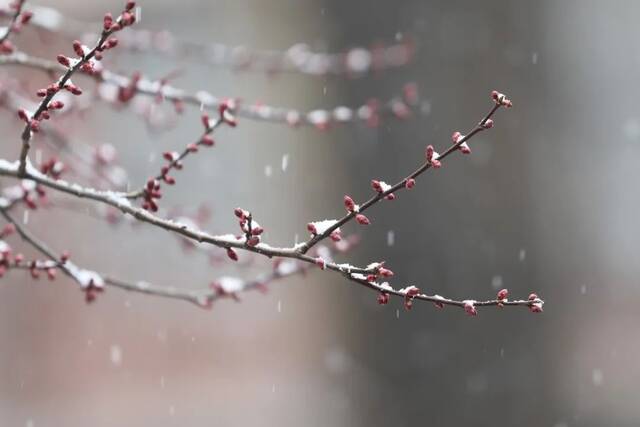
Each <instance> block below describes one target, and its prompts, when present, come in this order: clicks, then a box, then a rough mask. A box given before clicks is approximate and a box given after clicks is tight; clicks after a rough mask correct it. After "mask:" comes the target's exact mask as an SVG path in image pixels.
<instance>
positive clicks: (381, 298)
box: [378, 292, 389, 305]
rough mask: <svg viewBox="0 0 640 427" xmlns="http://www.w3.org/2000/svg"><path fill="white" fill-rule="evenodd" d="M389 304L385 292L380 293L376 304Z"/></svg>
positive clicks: (387, 295)
mask: <svg viewBox="0 0 640 427" xmlns="http://www.w3.org/2000/svg"><path fill="white" fill-rule="evenodd" d="M388 303H389V294H388V293H386V292H380V293H379V294H378V304H380V305H385V304H388Z"/></svg>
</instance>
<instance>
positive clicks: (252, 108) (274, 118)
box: [0, 52, 420, 130]
mask: <svg viewBox="0 0 640 427" xmlns="http://www.w3.org/2000/svg"><path fill="white" fill-rule="evenodd" d="M0 65H19V66H26V67H30V68H35V69H38V70H42V71H45V72H47V73H53V72H57V71H60V70H63V69H64V68H61V67H60V65H59V64H57V63H55V62H52V61H49V60H46V59H43V58H37V57H33V56H30V55H28V54H26V53H24V52H15V53H13V54H12V55H7V56H4V57H0ZM91 77H92V78H93V79H95V80H96V81H97V82H99V83H104V84H110V85H114V86H115V87H116V88H117V89H118V92H119V96H118V98H119V99H116V100H114V101H120V102H127V101H129V100H130V99H131V98H132V97H133V96H134V95H136V94H138V95H144V96H150V97H153V98H157V99H162V100H167V101H170V102H172V103H174V104H175V105H178V106H180V105H183V104H188V105H192V106H194V107H197V108H199V109H201V110H210V111H217V110H219V109H220V108H221V107H224V106H225V105H228V104H229V98H219V97H216V96H214V95H212V94H210V93H208V92H206V91H203V90H201V91H199V92H197V93H188V92H186V91H184V90H182V89H179V88H176V87H173V86H171V85H169V84H167V83H166V82H165V81H162V80H158V81H154V80H150V79H148V78H146V77H143V76H141V75H139V74H135V75H134V76H133V77H131V78H130V77H126V76H123V75H120V74H117V73H114V72H112V71H109V70H107V69H101V70H99V71H97V72H96V73H93V74H92V75H91ZM233 102H234V104H235V105H234V108H233V113H234V114H236V115H237V116H238V117H242V118H245V119H249V120H256V121H265V122H275V123H285V124H288V125H289V126H292V127H297V126H315V127H316V128H318V129H320V130H326V129H328V128H330V127H331V126H333V125H339V124H347V123H355V122H364V123H366V124H368V125H370V126H374V127H375V126H378V125H379V123H380V121H381V120H384V119H389V118H392V119H397V120H405V119H407V118H409V117H411V116H412V115H413V114H415V112H416V111H417V109H418V107H419V103H420V99H419V96H418V91H417V88H416V86H415V85H414V84H412V83H409V84H407V85H405V87H404V88H403V93H402V95H401V96H396V97H394V98H392V99H390V100H388V101H387V102H385V103H381V102H379V101H377V100H372V101H370V102H368V103H366V104H364V105H361V106H359V107H354V108H352V107H347V106H337V107H335V108H332V109H329V110H325V109H317V110H312V111H308V112H303V111H298V110H295V109H290V108H283V107H276V106H270V105H266V104H262V103H256V104H254V105H248V104H244V103H242V102H240V101H239V100H234V101H233Z"/></svg>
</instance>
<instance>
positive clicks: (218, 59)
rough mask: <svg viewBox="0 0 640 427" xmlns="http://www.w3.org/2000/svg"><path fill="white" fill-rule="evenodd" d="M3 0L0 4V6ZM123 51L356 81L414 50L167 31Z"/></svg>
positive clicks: (51, 14)
mask: <svg viewBox="0 0 640 427" xmlns="http://www.w3.org/2000/svg"><path fill="white" fill-rule="evenodd" d="M1 2H2V0H0V3H1ZM29 9H30V10H31V11H33V13H34V15H35V17H34V19H33V25H34V26H36V27H38V28H42V29H45V30H47V31H50V32H53V33H56V34H60V33H63V34H68V35H74V36H75V34H78V33H83V32H84V33H87V35H90V34H91V33H92V32H93V31H94V30H93V29H94V28H95V26H92V25H91V24H89V23H86V22H80V21H76V20H74V19H72V18H70V17H68V16H65V15H63V14H62V13H61V12H60V11H58V10H56V9H54V8H51V7H44V6H34V5H30V6H29ZM121 41H122V47H123V48H126V49H129V50H131V51H134V52H136V53H140V52H150V53H152V54H156V55H163V56H167V57H169V58H173V59H175V60H179V61H184V60H188V59H193V60H194V61H197V62H198V63H200V64H201V63H203V62H204V63H205V64H208V65H210V66H214V67H226V68H231V69H233V70H237V71H250V72H261V73H267V74H270V75H272V74H276V73H301V74H305V75H308V76H318V77H324V76H328V75H331V76H342V77H346V78H354V77H360V76H365V75H368V74H371V73H377V72H381V71H385V70H389V69H394V68H398V67H403V66H405V65H407V64H409V63H410V62H411V61H412V60H413V58H414V56H415V51H416V47H415V44H414V42H413V41H412V40H410V38H407V37H403V40H402V41H399V42H397V43H393V44H390V45H383V44H380V43H378V44H374V45H373V46H371V47H369V48H367V47H353V48H350V49H348V50H346V51H344V52H339V53H327V52H316V51H312V50H311V49H310V48H309V46H307V45H306V44H304V43H298V44H295V45H293V46H291V47H290V48H289V49H287V50H285V51H278V50H257V49H251V48H249V47H246V46H228V45H224V44H221V43H201V42H193V41H186V40H183V39H180V38H179V37H176V36H175V35H173V34H171V33H170V32H168V31H157V32H154V31H149V30H144V29H136V30H133V31H130V32H128V34H126V35H125V36H123V37H122V40H121Z"/></svg>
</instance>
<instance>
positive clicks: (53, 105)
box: [18, 100, 64, 132]
mask: <svg viewBox="0 0 640 427" xmlns="http://www.w3.org/2000/svg"><path fill="white" fill-rule="evenodd" d="M63 108H64V103H63V102H62V101H59V100H56V101H51V102H49V103H48V104H47V105H45V106H43V107H42V109H41V110H42V111H40V112H39V114H38V115H37V116H36V115H33V116H32V115H31V114H30V113H29V112H27V110H25V109H23V108H21V109H19V110H18V117H19V118H20V120H22V121H23V122H25V123H26V124H27V125H29V129H31V131H32V132H39V131H40V122H41V121H42V120H49V119H50V118H51V113H50V112H52V111H56V110H61V109H63Z"/></svg>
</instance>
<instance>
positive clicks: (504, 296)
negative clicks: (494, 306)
mask: <svg viewBox="0 0 640 427" xmlns="http://www.w3.org/2000/svg"><path fill="white" fill-rule="evenodd" d="M508 296H509V291H508V290H507V289H501V290H500V291H499V292H498V300H500V301H502V300H505V299H507V297H508Z"/></svg>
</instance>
